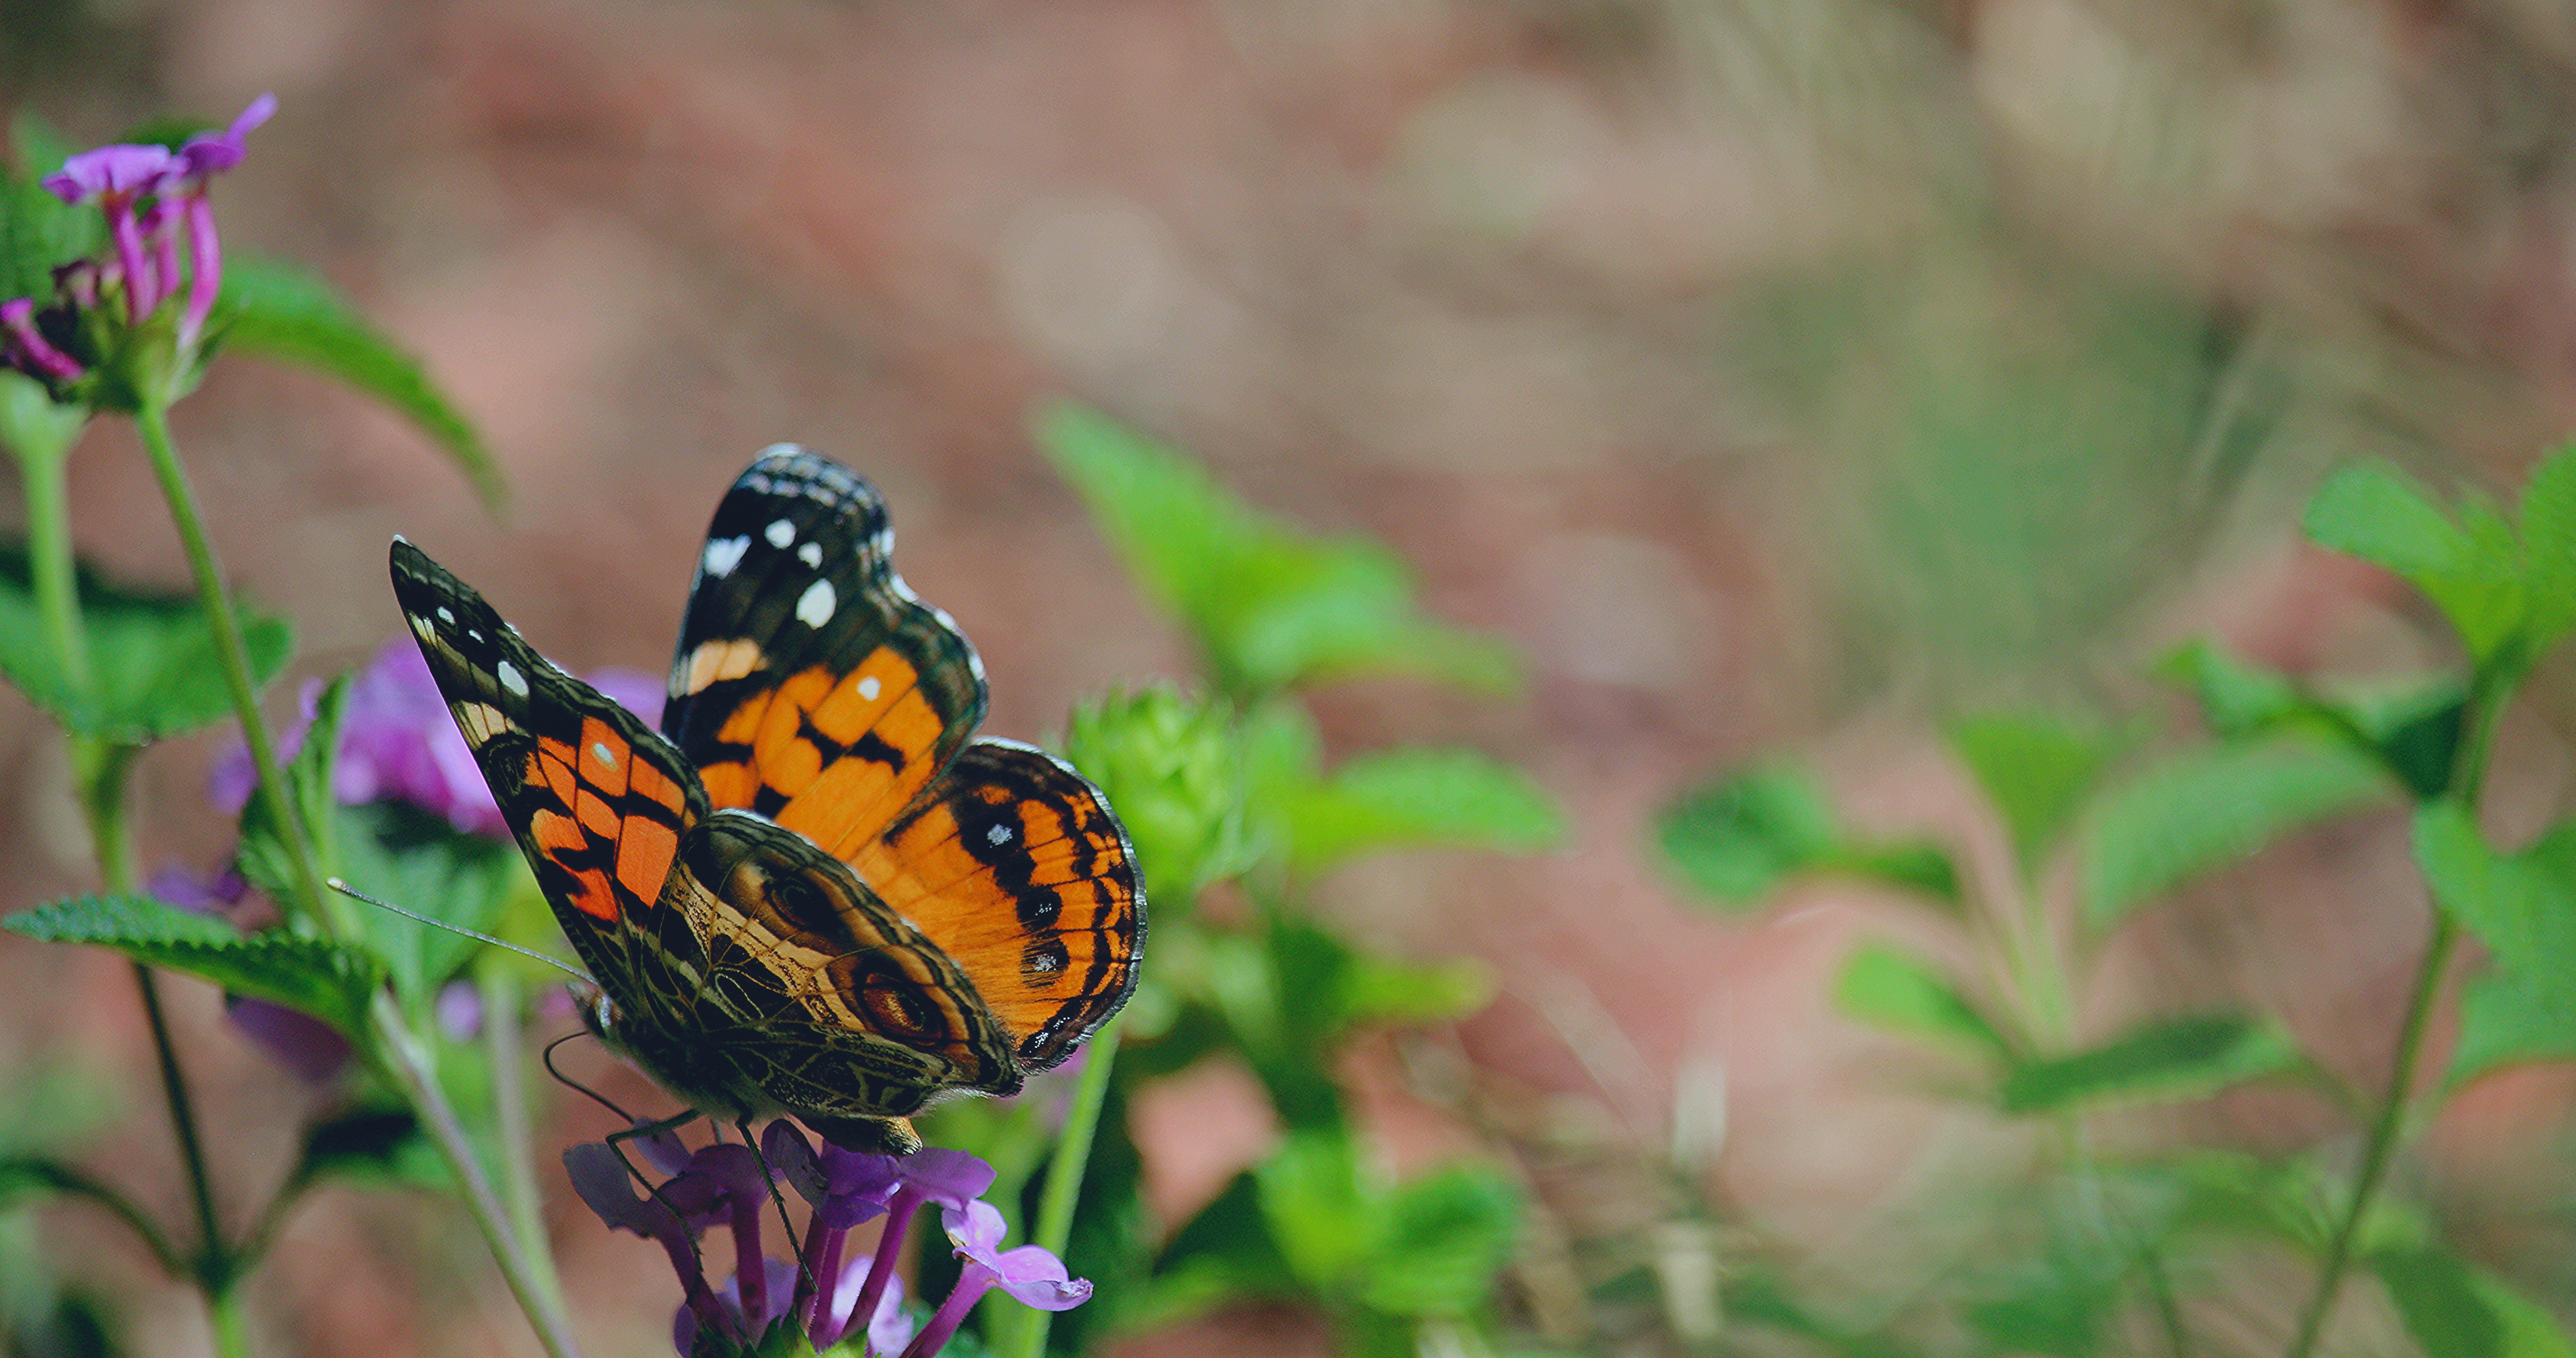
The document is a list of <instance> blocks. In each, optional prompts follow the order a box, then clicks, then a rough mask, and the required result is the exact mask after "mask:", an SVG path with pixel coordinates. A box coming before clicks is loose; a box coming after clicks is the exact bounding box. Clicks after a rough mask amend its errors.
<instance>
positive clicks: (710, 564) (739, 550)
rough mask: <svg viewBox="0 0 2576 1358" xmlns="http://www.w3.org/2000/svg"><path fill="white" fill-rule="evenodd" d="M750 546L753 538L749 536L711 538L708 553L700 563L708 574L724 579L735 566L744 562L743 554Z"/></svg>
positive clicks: (731, 572)
mask: <svg viewBox="0 0 2576 1358" xmlns="http://www.w3.org/2000/svg"><path fill="white" fill-rule="evenodd" d="M750 546H751V539H750V538H747V537H741V538H719V539H713V540H710V541H709V542H708V543H707V554H706V556H705V558H704V559H703V560H702V561H701V562H700V565H701V566H702V567H703V569H705V571H706V573H707V574H709V575H712V576H714V577H715V578H717V579H719V580H722V579H723V578H725V577H726V576H728V575H731V574H733V568H734V567H736V566H738V565H741V564H742V554H743V552H744V551H745V550H746V549H748V548H749V547H750Z"/></svg>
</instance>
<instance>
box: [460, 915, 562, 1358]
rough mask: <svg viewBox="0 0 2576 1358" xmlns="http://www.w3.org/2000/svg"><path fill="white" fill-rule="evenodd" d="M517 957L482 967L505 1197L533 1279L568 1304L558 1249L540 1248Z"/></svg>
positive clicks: (552, 1303)
mask: <svg viewBox="0 0 2576 1358" xmlns="http://www.w3.org/2000/svg"><path fill="white" fill-rule="evenodd" d="M512 965H513V963H511V962H508V961H502V960H495V961H492V962H490V963H489V964H487V965H485V966H484V967H482V968H481V969H480V971H479V972H478V973H477V976H476V980H475V984H476V986H477V987H479V988H480V989H481V990H482V992H483V1052H484V1055H485V1057H486V1058H487V1059H488V1060H489V1061H490V1063H491V1071H492V1122H493V1131H494V1133H495V1138H494V1139H495V1140H496V1141H497V1142H498V1143H499V1149H500V1156H501V1201H502V1205H503V1206H505V1207H507V1208H508V1209H509V1214H510V1229H511V1230H512V1231H513V1232H515V1233H516V1234H517V1235H518V1237H519V1240H520V1242H521V1243H522V1244H523V1245H524V1246H526V1247H527V1265H528V1281H529V1282H530V1283H531V1284H532V1285H534V1286H535V1288H536V1290H537V1293H538V1295H539V1296H542V1297H543V1298H545V1301H546V1304H547V1305H548V1306H549V1307H551V1308H553V1309H554V1310H555V1311H556V1312H558V1313H560V1312H562V1311H563V1309H564V1299H563V1282H562V1280H561V1279H559V1278H558V1277H556V1276H555V1260H554V1255H553V1254H552V1253H551V1252H550V1251H547V1250H544V1249H540V1248H537V1242H540V1241H542V1240H544V1239H545V1238H546V1221H545V1203H544V1200H543V1199H542V1198H541V1197H540V1196H539V1194H538V1192H537V1176H536V1172H535V1166H534V1165H533V1164H531V1163H530V1155H531V1150H530V1147H531V1146H532V1145H533V1144H534V1137H533V1135H532V1133H531V1129H530V1127H529V1123H528V1080H527V1075H526V1072H525V1070H524V1068H523V1067H522V1066H521V1064H520V1062H521V1058H522V1056H523V1055H524V1054H525V1053H524V1052H523V1050H522V1047H523V1038H524V1033H523V1030H522V1029H521V1028H520V1027H519V1006H520V1003H521V1002H522V1000H524V999H525V994H524V990H523V987H521V985H520V984H519V977H518V974H517V973H516V972H514V971H512V970H511V967H512Z"/></svg>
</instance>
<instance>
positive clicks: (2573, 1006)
mask: <svg viewBox="0 0 2576 1358" xmlns="http://www.w3.org/2000/svg"><path fill="white" fill-rule="evenodd" d="M2531 1061H2576V993H2571V988H2570V987H2567V986H2561V985H2551V984H2548V983H2546V982H2539V983H2535V982H2534V981H2532V980H2531V979H2529V978H2527V977H2525V976H2523V975H2521V974H2519V973H2516V972H2511V971H2491V972H2488V973H2487V974H2486V975H2484V976H2480V977H2477V978H2475V979H2473V980H2471V981H2470V982H2469V983H2468V984H2467V985H2466V986H2464V987H2462V988H2461V991H2460V1042H2459V1045H2458V1046H2457V1047H2455V1048H2453V1049H2452V1052H2451V1068H2450V1071H2449V1072H2448V1073H2447V1074H2446V1075H2445V1076H2444V1079H2445V1081H2446V1082H2447V1083H2449V1084H2450V1085H2451V1086H2453V1087H2457V1086H2460V1085H2463V1084H2467V1083H2468V1082H2469V1081H2471V1080H2474V1079H2476V1078H2478V1077H2479V1076H2481V1075H2484V1074H2486V1073H2488V1072H2489V1071H2493V1070H2499V1069H2501V1068H2503V1067H2505V1066H2510V1065H2519V1064H2522V1063H2525V1062H2531Z"/></svg>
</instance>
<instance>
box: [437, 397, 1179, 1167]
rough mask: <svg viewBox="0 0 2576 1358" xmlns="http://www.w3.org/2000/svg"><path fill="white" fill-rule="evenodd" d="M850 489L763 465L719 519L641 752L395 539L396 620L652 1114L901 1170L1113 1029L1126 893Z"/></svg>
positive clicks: (471, 599)
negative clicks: (925, 1114) (930, 1142)
mask: <svg viewBox="0 0 2576 1358" xmlns="http://www.w3.org/2000/svg"><path fill="white" fill-rule="evenodd" d="M893 541H894V534H893V530H892V529H891V528H890V527H888V525H887V522H886V512H885V504H884V502H883V501H882V500H881V499H879V498H878V496H877V493H876V491H875V489H874V488H873V487H871V486H870V485H869V484H868V483H867V482H866V481H864V480H862V479H860V478H859V477H858V476H857V475H855V474H853V473H851V472H850V471H848V470H847V469H845V468H843V467H841V466H839V465H838V464H836V463H833V462H831V461H828V460H826V459H824V458H822V457H818V456H816V455H815V454H813V453H810V452H807V451H805V450H804V449H802V448H797V447H793V446H790V445H786V444H781V445H779V446H777V447H774V448H771V449H769V450H768V451H766V452H764V453H762V454H761V455H760V457H759V458H758V459H757V460H755V461H754V462H753V463H752V464H751V466H750V468H749V469H747V470H745V471H744V472H743V474H742V476H741V478H740V479H738V480H736V481H735V482H734V485H733V489H732V490H731V491H729V492H728V493H727V494H726V495H725V497H724V499H723V501H722V502H721V503H719V504H718V505H717V506H716V514H715V522H714V524H713V525H712V526H711V527H710V528H709V529H708V532H707V543H706V547H705V550H704V551H703V553H702V554H701V555H700V557H699V560H698V571H697V579H696V581H695V583H694V584H693V585H692V586H691V588H690V593H689V607H688V613H687V616H686V618H685V619H684V620H683V621H682V623H681V626H680V644H679V651H678V654H677V656H676V657H675V658H674V660H673V661H672V665H671V681H670V702H669V704H668V705H667V706H666V707H664V709H663V711H662V730H661V732H660V733H659V734H656V733H655V732H654V731H653V730H651V729H650V728H648V727H647V726H645V725H644V723H643V722H642V721H640V720H639V719H637V718H636V717H635V716H634V715H632V714H631V713H629V712H627V711H626V710H625V709H624V708H622V707H619V706H618V705H617V704H616V703H614V702H611V701H610V700H608V699H607V698H605V697H602V696H601V695H600V693H599V692H598V691H597V690H596V689H593V688H591V687H590V686H589V685H587V684H585V683H583V682H581V681H580V680H578V679H575V678H573V677H572V676H570V675H568V674H566V673H564V672H563V671H562V670H559V669H557V668H555V667H554V666H553V665H551V664H549V663H547V662H546V660H545V658H544V657H542V656H540V655H538V654H537V653H536V651H535V650H534V649H533V648H531V647H530V646H529V645H528V644H527V642H526V641H524V640H522V639H521V638H520V636H519V634H518V632H517V631H516V629H514V628H512V627H511V626H510V625H509V624H508V623H506V622H503V621H502V620H501V617H500V615H499V614H497V613H495V612H493V611H492V608H491V606H490V605H488V604H486V603H484V602H483V598H482V596H481V595H479V594H476V593H475V592H474V591H473V590H472V589H471V588H469V587H467V586H466V585H465V584H464V583H463V582H461V581H459V580H458V579H457V578H456V577H455V576H453V575H450V574H448V573H447V571H446V570H445V569H444V568H442V567H441V566H440V565H439V564H438V563H437V562H435V561H432V560H430V559H429V557H428V556H427V555H426V554H425V553H423V552H422V551H421V550H420V549H419V548H417V547H414V546H412V545H411V544H410V543H408V542H405V541H403V540H402V539H400V538H396V539H395V540H394V544H393V581H394V596H395V598H396V599H397V600H399V601H400V603H401V605H402V610H403V614H404V617H405V620H406V621H407V622H408V623H409V624H410V626H411V630H412V634H413V635H414V636H415V637H417V638H418V639H419V641H420V649H421V653H422V654H423V655H425V656H427V657H428V659H429V668H430V671H431V673H432V674H434V675H436V676H437V678H438V687H439V691H440V692H441V693H442V694H443V695H444V696H445V697H446V699H447V704H448V709H449V711H451V712H452V713H454V714H455V717H456V724H457V727H458V728H459V729H460V730H462V731H463V732H464V733H465V740H466V743H467V744H468V745H470V746H471V747H473V750H474V757H475V761H476V762H477V763H478V764H480V765H481V767H482V770H483V776H484V778H485V779H486V780H487V781H489V782H490V783H491V785H492V795H493V797H494V798H495V799H496V800H498V801H499V803H500V806H501V811H502V814H503V815H504V816H505V817H506V818H507V819H508V821H509V823H510V828H511V830H512V831H514V832H515V833H516V834H517V836H518V839H519V847H520V848H521V849H522V850H524V851H525V852H526V854H527V856H528V863H529V865H530V866H531V867H533V868H534V869H536V874H537V881H538V883H539V884H540V885H542V886H543V887H544V889H545V893H546V899H547V900H548V901H549V902H550V903H552V904H553V906H554V911H555V917H556V918H557V919H559V920H561V921H562V923H563V928H564V932H565V933H566V934H567V935H569V936H570V937H571V939H572V943H573V947H574V948H575V949H576V950H577V951H578V952H579V953H580V954H581V957H582V960H583V961H584V962H586V963H588V964H589V967H590V973H591V975H592V976H593V977H595V978H596V979H597V981H598V983H599V988H600V992H601V993H600V995H599V997H598V999H597V1001H596V1003H595V1004H593V1005H592V1006H591V1011H592V1012H591V1014H590V1016H589V1021H590V1023H591V1024H592V1026H593V1027H594V1029H596V1030H597V1031H598V1032H599V1034H600V1036H601V1037H602V1038H604V1039H606V1040H607V1041H609V1042H610V1043H611V1044H612V1045H613V1046H615V1047H617V1048H619V1049H621V1050H622V1051H624V1052H625V1053H626V1054H627V1055H629V1056H630V1057H632V1058H633V1059H634V1060H635V1061H636V1062H637V1064H639V1065H641V1066H643V1067H644V1069H645V1070H646V1071H647V1072H648V1073H650V1074H651V1075H652V1076H653V1077H654V1078H655V1079H657V1080H659V1081H660V1082H661V1083H662V1085H663V1086H664V1087H665V1088H667V1089H669V1090H670V1091H671V1093H673V1094H674V1095H676V1096H678V1097H679V1098H681V1099H683V1100H685V1101H687V1103H688V1104H689V1105H690V1107H691V1108H693V1109H696V1110H698V1111H701V1112H705V1113H709V1114H713V1115H718V1116H725V1117H729V1118H734V1119H741V1118H748V1117H757V1116H764V1115H769V1114H775V1113H792V1114H794V1115H795V1116H797V1117H798V1118H799V1119H801V1120H803V1121H804V1122H805V1123H807V1124H808V1125H809V1126H812V1127H813V1128H814V1129H815V1131H817V1132H819V1133H821V1134H822V1135H823V1136H825V1137H826V1138H828V1139H830V1140H832V1141H835V1142H837V1143H840V1144H842V1145H846V1146H850V1147H852V1148H854V1149H863V1150H867V1149H898V1150H900V1149H908V1148H909V1147H910V1146H911V1145H913V1144H917V1143H916V1142H915V1141H914V1139H913V1137H912V1132H911V1128H910V1126H909V1125H908V1124H906V1123H904V1122H903V1121H902V1119H904V1118H905V1117H907V1116H909V1115H910V1114H912V1113H915V1112H917V1111H919V1110H920V1109H922V1108H923V1107H925V1106H926V1105H928V1104H929V1103H930V1102H932V1101H933V1100H934V1099H936V1098H937V1097H938V1096H940V1095H941V1094H943V1093H947V1092H949V1091H954V1090H972V1091H977V1092H981V1093H986V1094H1009V1093H1012V1092H1014V1091H1016V1090H1018V1089H1019V1088H1020V1084H1021V1080H1022V1078H1023V1077H1025V1076H1026V1075H1028V1074H1029V1073H1031V1072H1034V1071H1041V1070H1045V1069H1047V1068H1048V1067H1050V1066H1053V1065H1055V1064H1057V1063H1058V1062H1061V1061H1063V1060H1064V1059H1065V1058H1066V1057H1068V1056H1070V1055H1072V1053H1073V1051H1074V1050H1075V1048H1076V1047H1078V1046H1079V1045H1080V1044H1081V1042H1082V1040H1083V1039H1084V1038H1085V1037H1087V1036H1089V1035H1090V1033H1091V1032H1092V1030H1093V1029H1095V1028H1097V1027H1099V1026H1100V1024H1101V1023H1102V1022H1103V1021H1105V1020H1106V1019H1108V1018H1109V1016H1110V1015H1112V1014H1114V1013H1116V1012H1117V1011H1118V1008H1119V1006H1120V1005H1122V1004H1124V1003H1126V1000H1127V995H1128V992H1129V991H1130V990H1132V989H1133V988H1134V987H1135V982H1136V964H1137V960H1138V956H1139V949H1140V948H1141V946H1142V944H1143V943H1144V937H1145V893H1144V888H1143V886H1142V885H1141V884H1140V883H1139V882H1138V881H1137V877H1136V860H1135V853H1134V851H1133V850H1132V849H1131V848H1130V847H1129V846H1128V843H1127V834H1126V831H1125V830H1124V829H1123V828H1121V827H1120V825H1119V823H1118V818H1117V817H1116V816H1115V815H1114V814H1112V813H1111V811H1110V809H1109V804H1108V802H1107V800H1106V799H1105V798H1103V797H1102V796H1101V794H1100V791H1099V789H1097V788H1095V787H1093V786H1092V785H1091V784H1090V783H1088V782H1086V781H1084V780H1083V778H1082V776H1081V775H1079V774H1077V773H1075V772H1074V771H1073V770H1072V769H1071V768H1070V767H1068V766H1067V765H1065V764H1064V763H1063V762H1062V761H1060V760H1058V759H1055V758H1054V757H1052V756H1050V755H1048V754H1046V753H1044V752H1042V751H1040V750H1036V749H1033V748H1031V747H1029V746H1026V745H1019V744H1015V743H1012V742H1009V741H1002V740H994V739H989V738H987V739H980V740H979V739H975V738H974V732H975V727H976V725H977V724H978V723H979V722H980V721H982V719H983V716H984V706H985V687H984V669H983V664H982V662H981V661H979V660H977V659H976V656H975V650H974V647H972V646H970V645H968V644H967V641H966V638H965V637H964V636H963V635H962V634H960V633H959V632H958V630H957V627H956V624H955V623H953V622H952V621H950V619H949V617H948V615H947V614H946V613H943V612H941V611H940V610H938V609H935V608H932V607H930V606H928V605H926V604H924V603H922V602H921V601H920V600H919V599H918V598H916V597H915V596H914V595H913V593H912V591H911V590H910V589H908V588H906V587H905V585H904V583H903V580H902V577H900V576H898V575H896V574H895V572H894V567H893V565H892V563H891V560H890V553H891V550H892V547H893Z"/></svg>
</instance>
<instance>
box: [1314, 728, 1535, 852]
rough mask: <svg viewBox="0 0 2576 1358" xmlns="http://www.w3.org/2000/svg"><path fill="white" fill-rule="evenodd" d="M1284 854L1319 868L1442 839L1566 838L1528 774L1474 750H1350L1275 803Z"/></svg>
mask: <svg viewBox="0 0 2576 1358" xmlns="http://www.w3.org/2000/svg"><path fill="white" fill-rule="evenodd" d="M1280 809H1281V810H1282V811H1284V813H1285V818H1286V821H1287V825H1288V833H1289V844H1288V847H1289V858H1290V861H1291V862H1292V863H1294V864H1295V865H1296V866H1297V867H1298V868H1299V869H1300V870H1302V871H1307V872H1325V871H1329V870H1330V869H1332V868H1335V867H1338V866H1340V865H1341V864H1343V863H1346V862H1348V861H1350V860H1351V859H1353V858H1356V857H1358V856H1360V855H1362V854H1366V853H1372V852H1377V851H1379V850H1384V849H1392V848H1411V847H1417V846H1430V845H1446V846H1452V847H1459V848H1480V849H1502V850H1507V851H1514V852H1522V853H1528V852H1534V851H1537V850H1540V849H1546V848H1551V847H1553V846H1554V845H1555V844H1557V842H1558V841H1560V840H1562V839H1563V838H1564V837H1565V816H1564V813H1563V812H1561V811H1559V810H1557V807H1556V803H1555V801H1554V800H1553V799H1551V798H1550V797H1549V796H1548V795H1547V794H1546V793H1544V792H1541V791H1540V790H1539V789H1538V787H1537V786H1536V785H1535V784H1533V783H1531V782H1530V781H1529V779H1528V777H1527V776H1525V775H1523V774H1522V773H1521V772H1520V771H1519V770H1517V769H1514V768H1511V767H1510V766H1508V765H1504V764H1498V763H1496V762H1494V761H1493V760H1490V759H1487V758H1486V757H1485V756H1483V755H1481V754H1478V753H1476V752H1474V751H1472V750H1389V751H1385V752H1382V753H1376V754H1365V755H1360V756H1357V757H1355V758H1353V759H1351V760H1349V761H1348V762H1346V763H1344V764H1343V765H1342V766H1341V767H1340V768H1338V769H1335V770H1334V771H1333V772H1332V773H1331V774H1330V775H1328V776H1327V777H1325V778H1324V779H1323V780H1322V781H1320V782H1317V783H1313V784H1310V785H1308V786H1307V787H1305V788H1303V789H1301V790H1300V791H1299V792H1298V793H1297V794H1296V795H1294V796H1292V797H1290V798H1288V799H1287V800H1286V801H1285V803H1284V805H1282V806H1281V807H1280Z"/></svg>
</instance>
